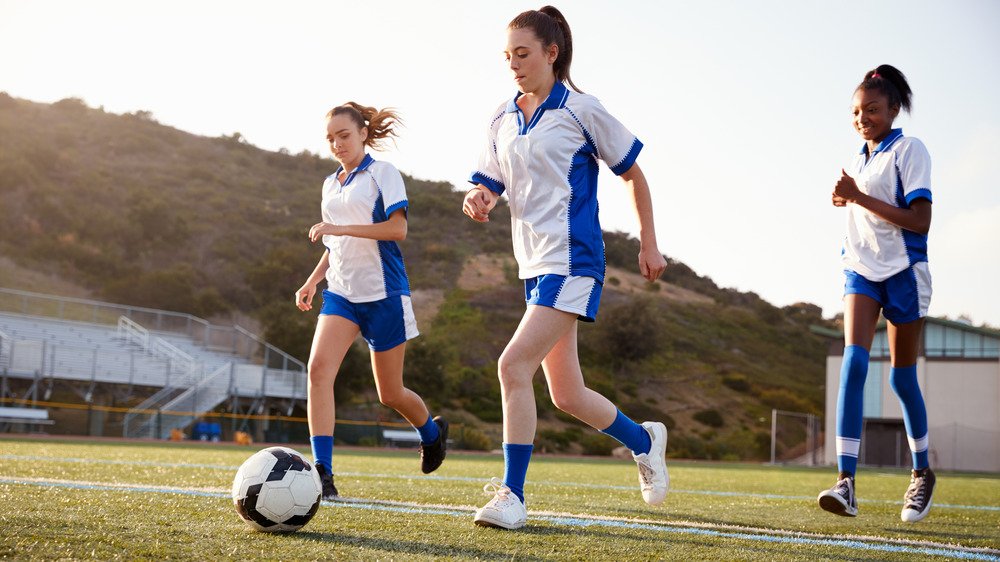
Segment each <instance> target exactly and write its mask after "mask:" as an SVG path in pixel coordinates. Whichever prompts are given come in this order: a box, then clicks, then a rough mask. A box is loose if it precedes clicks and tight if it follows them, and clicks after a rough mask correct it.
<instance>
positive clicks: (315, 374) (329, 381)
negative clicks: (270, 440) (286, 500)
mask: <svg viewBox="0 0 1000 562" xmlns="http://www.w3.org/2000/svg"><path fill="white" fill-rule="evenodd" d="M324 297H325V295H324ZM327 302H329V299H326V298H324V306H323V312H322V313H321V314H320V317H319V320H318V321H317V322H316V333H315V335H314V336H313V342H312V349H311V350H310V352H309V365H308V369H309V388H308V403H307V405H306V410H307V412H308V416H309V435H310V439H309V440H310V442H311V443H312V450H313V461H314V464H315V465H316V470H317V471H318V472H319V475H320V480H321V481H322V483H323V499H324V500H332V499H335V498H336V497H337V496H338V495H339V493H338V491H337V487H336V485H335V484H334V482H333V429H334V423H335V420H336V411H335V408H334V397H333V383H334V381H335V380H336V379H337V371H339V370H340V365H341V363H343V361H344V357H345V356H346V355H347V350H348V349H349V348H350V347H351V344H353V343H354V339H355V338H356V337H357V335H358V331H359V328H358V325H357V323H355V322H353V321H351V320H350V319H348V318H347V317H346V316H342V315H340V314H339V313H338V312H337V310H336V309H335V308H334V307H333V305H331V306H329V307H328V306H327Z"/></svg>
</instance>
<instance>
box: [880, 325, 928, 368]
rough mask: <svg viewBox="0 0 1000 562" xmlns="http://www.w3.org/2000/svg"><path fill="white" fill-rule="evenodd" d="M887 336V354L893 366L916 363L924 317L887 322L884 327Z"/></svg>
mask: <svg viewBox="0 0 1000 562" xmlns="http://www.w3.org/2000/svg"><path fill="white" fill-rule="evenodd" d="M886 329H887V332H888V333H887V335H888V336H889V355H890V356H891V358H892V366H893V367H909V366H910V365H916V364H917V353H918V352H919V351H920V332H921V330H923V329H924V319H923V318H920V319H919V320H914V321H913V322H907V323H906V324H893V323H892V322H889V325H888V326H887V327H886Z"/></svg>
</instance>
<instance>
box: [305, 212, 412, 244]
mask: <svg viewBox="0 0 1000 562" xmlns="http://www.w3.org/2000/svg"><path fill="white" fill-rule="evenodd" d="M325 235H330V236H353V237H355V238H368V239H369V240H394V241H400V240H406V210H405V209H397V210H395V211H393V213H392V214H391V215H389V220H386V221H382V222H377V223H375V224H330V223H328V222H320V223H316V224H314V225H313V226H312V228H310V229H309V240H310V241H312V242H316V241H317V240H319V239H320V238H321V237H323V236H325Z"/></svg>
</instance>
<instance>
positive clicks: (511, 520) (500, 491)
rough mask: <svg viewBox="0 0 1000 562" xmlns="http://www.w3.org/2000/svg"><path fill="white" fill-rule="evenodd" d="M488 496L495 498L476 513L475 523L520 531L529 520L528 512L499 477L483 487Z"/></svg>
mask: <svg viewBox="0 0 1000 562" xmlns="http://www.w3.org/2000/svg"><path fill="white" fill-rule="evenodd" d="M483 492H484V493H485V494H486V495H487V496H493V499H491V500H490V501H489V502H488V503H487V504H486V505H484V506H483V507H481V508H479V509H478V510H477V511H476V518H475V519H474V520H473V522H474V523H475V524H476V525H481V526H483V527H500V528H501V529H520V528H521V527H524V524H525V522H526V521H527V520H528V512H527V510H526V509H525V508H524V504H523V503H521V500H520V499H518V497H517V496H516V495H515V494H514V492H512V491H510V488H508V487H507V486H506V485H504V483H503V481H502V480H500V479H499V478H497V477H495V476H494V477H493V478H491V479H490V481H489V483H488V484H486V485H485V486H483Z"/></svg>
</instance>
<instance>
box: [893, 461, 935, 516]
mask: <svg viewBox="0 0 1000 562" xmlns="http://www.w3.org/2000/svg"><path fill="white" fill-rule="evenodd" d="M936 482H937V478H936V477H935V476H934V471H933V470H931V469H930V467H928V468H925V469H922V470H914V471H913V473H912V474H911V475H910V487H909V488H907V489H906V494H904V495H903V511H902V512H901V513H900V514H899V518H900V519H902V520H903V521H905V522H907V523H916V522H917V521H920V520H921V519H923V518H924V517H927V514H928V513H930V511H931V497H932V496H933V495H934V484H935V483H936Z"/></svg>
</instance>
